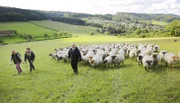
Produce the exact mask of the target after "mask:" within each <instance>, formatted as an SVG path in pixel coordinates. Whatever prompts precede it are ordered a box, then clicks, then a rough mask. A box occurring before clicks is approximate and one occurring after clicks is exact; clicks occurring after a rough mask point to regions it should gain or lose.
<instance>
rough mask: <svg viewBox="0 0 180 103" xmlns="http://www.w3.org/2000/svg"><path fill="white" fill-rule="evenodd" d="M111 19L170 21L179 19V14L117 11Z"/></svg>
mask: <svg viewBox="0 0 180 103" xmlns="http://www.w3.org/2000/svg"><path fill="white" fill-rule="evenodd" d="M113 20H121V21H136V20H144V21H146V20H155V21H164V22H171V21H173V20H180V16H178V15H173V14H145V13H125V12H118V13H116V14H115V15H114V16H113Z"/></svg>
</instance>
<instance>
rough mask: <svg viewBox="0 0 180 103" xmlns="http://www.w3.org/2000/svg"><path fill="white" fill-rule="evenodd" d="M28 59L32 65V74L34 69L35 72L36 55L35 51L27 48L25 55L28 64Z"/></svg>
mask: <svg viewBox="0 0 180 103" xmlns="http://www.w3.org/2000/svg"><path fill="white" fill-rule="evenodd" d="M26 59H27V60H28V61H29V64H30V72H32V69H33V70H35V67H34V65H33V62H34V59H35V54H34V52H33V51H31V49H30V48H26V52H25V55H24V61H25V62H26Z"/></svg>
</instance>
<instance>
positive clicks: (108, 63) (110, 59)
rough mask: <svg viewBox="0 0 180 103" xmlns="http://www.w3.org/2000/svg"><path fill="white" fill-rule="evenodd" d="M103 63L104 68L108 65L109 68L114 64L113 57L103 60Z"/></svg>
mask: <svg viewBox="0 0 180 103" xmlns="http://www.w3.org/2000/svg"><path fill="white" fill-rule="evenodd" d="M103 62H104V68H105V67H106V65H107V66H108V67H110V65H111V64H112V56H107V57H106V58H105V59H104V60H103Z"/></svg>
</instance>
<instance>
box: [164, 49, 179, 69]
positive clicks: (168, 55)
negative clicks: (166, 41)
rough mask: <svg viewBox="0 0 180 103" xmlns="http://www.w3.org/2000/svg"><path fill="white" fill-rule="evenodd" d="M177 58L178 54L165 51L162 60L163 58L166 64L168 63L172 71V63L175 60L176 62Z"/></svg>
mask: <svg viewBox="0 0 180 103" xmlns="http://www.w3.org/2000/svg"><path fill="white" fill-rule="evenodd" d="M178 59H179V57H178V56H175V54H174V53H172V52H168V53H166V54H165V56H164V60H165V62H166V66H167V65H168V64H169V65H170V69H171V71H172V65H173V64H174V63H175V62H177V61H178Z"/></svg>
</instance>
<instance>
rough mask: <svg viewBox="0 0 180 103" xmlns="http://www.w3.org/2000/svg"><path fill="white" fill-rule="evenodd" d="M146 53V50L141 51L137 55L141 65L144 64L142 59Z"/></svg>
mask: <svg viewBox="0 0 180 103" xmlns="http://www.w3.org/2000/svg"><path fill="white" fill-rule="evenodd" d="M145 55H146V52H141V53H140V54H139V55H138V56H137V62H138V65H139V66H142V59H143V57H144V56H145Z"/></svg>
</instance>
